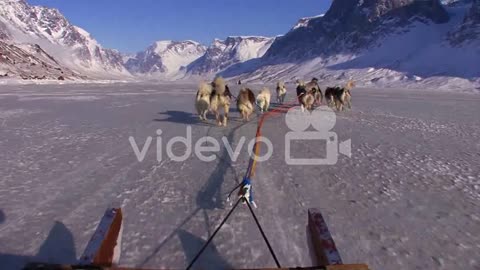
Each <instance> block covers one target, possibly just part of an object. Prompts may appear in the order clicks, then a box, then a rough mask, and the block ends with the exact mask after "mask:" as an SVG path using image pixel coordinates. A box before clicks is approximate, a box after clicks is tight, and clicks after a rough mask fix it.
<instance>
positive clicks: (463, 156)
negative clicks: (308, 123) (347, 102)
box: [0, 84, 480, 270]
mask: <svg viewBox="0 0 480 270" xmlns="http://www.w3.org/2000/svg"><path fill="white" fill-rule="evenodd" d="M254 89H256V90H257V91H258V90H259V89H260V88H259V87H258V86H256V87H254ZM234 91H238V89H236V88H234ZM290 91H292V89H290ZM290 93H292V92H290ZM194 95H195V86H193V85H182V84H161V85H149V84H98V85H93V84H92V85H40V86H35V85H9V86H5V85H4V86H0V138H1V140H0V153H1V155H0V265H1V267H0V268H1V269H6V270H9V269H19V268H20V267H21V266H22V265H23V264H24V263H25V262H27V261H32V260H37V261H38V260H40V261H50V262H60V263H69V262H75V259H76V258H78V257H79V256H80V255H81V252H82V251H83V249H84V248H85V245H86V244H87V242H88V240H89V239H90V237H91V235H92V233H93V232H94V230H95V228H96V226H97V223H98V222H99V218H100V217H101V216H102V215H103V213H104V211H105V209H106V208H107V207H111V206H121V207H123V210H124V217H125V228H124V238H123V252H122V258H121V263H122V265H125V266H141V267H145V268H179V269H181V268H184V267H185V266H186V265H187V264H188V262H189V261H190V260H191V259H192V258H193V256H195V254H196V252H197V251H198V249H199V248H200V247H201V245H202V244H203V243H204V242H205V239H206V238H207V237H208V236H209V235H210V234H211V233H212V232H213V230H214V229H215V227H216V226H217V225H218V223H219V222H220V219H221V218H222V217H224V215H225V214H226V212H227V210H228V209H229V205H228V204H227V203H225V201H224V199H225V196H226V195H225V194H226V193H227V192H228V191H230V189H231V188H233V187H234V186H235V185H236V183H237V181H239V180H241V178H242V176H243V174H244V172H245V169H246V166H247V160H248V157H247V153H246V148H245V147H244V148H243V151H242V152H241V154H240V156H239V158H238V160H237V161H236V162H232V161H230V160H229V158H228V155H227V152H226V150H225V148H223V147H222V151H221V152H220V153H219V154H218V156H217V159H216V161H214V162H210V163H206V162H202V161H200V160H199V159H198V158H196V157H193V156H192V157H191V158H189V159H188V160H187V161H185V162H180V163H178V162H174V161H171V160H167V159H164V160H162V161H160V162H158V161H157V158H156V152H155V145H152V146H151V149H150V151H149V152H147V155H146V157H145V160H144V161H143V162H138V161H137V159H136V157H135V154H134V152H133V150H132V148H131V146H130V143H129V141H128V137H129V136H133V137H134V138H135V139H136V140H137V142H138V143H139V145H140V146H142V145H143V142H145V140H146V138H147V137H148V136H152V137H155V136H156V133H155V132H156V131H157V129H161V130H162V131H163V133H162V136H161V137H162V139H163V142H164V143H163V144H165V143H166V142H167V141H168V140H169V138H171V137H173V136H177V135H181V136H185V135H186V126H187V125H191V126H192V130H193V136H192V137H193V138H192V141H194V142H196V141H197V140H198V139H199V138H200V137H203V136H205V135H209V136H212V137H214V138H217V139H219V140H220V138H221V137H222V136H226V137H227V138H228V139H229V141H230V142H232V143H234V144H237V143H239V141H240V138H241V137H242V136H245V137H246V139H247V141H248V140H250V139H251V138H253V136H254V133H255V129H256V120H253V121H251V122H249V123H242V122H240V120H239V119H238V117H239V115H238V113H237V112H236V110H235V106H233V108H232V113H231V116H232V120H231V122H230V125H229V127H228V128H218V127H216V126H213V125H212V123H213V121H211V122H210V123H199V122H198V121H197V117H196V115H195V114H194V106H193V99H194ZM353 95H354V99H353V102H354V103H353V104H354V107H353V110H352V111H348V112H343V113H339V114H337V125H336V126H335V129H334V131H335V132H336V133H337V134H338V137H339V139H340V140H346V139H349V138H351V139H352V157H351V158H348V157H345V156H342V157H341V158H340V159H339V162H338V163H337V165H335V166H315V167H308V166H305V167H304V166H287V165H286V164H285V161H284V151H285V149H284V140H285V134H286V133H287V132H289V130H288V128H287V126H286V125H285V121H284V117H283V116H282V115H278V116H275V117H273V118H269V120H268V121H267V122H266V124H265V127H264V131H263V135H264V136H266V137H268V138H269V139H270V140H271V141H272V142H273V145H274V154H273V157H272V158H271V159H270V160H269V161H267V162H263V163H260V164H259V167H258V169H257V170H258V171H257V176H256V178H255V179H254V189H255V195H256V202H257V204H258V205H259V208H258V209H257V210H256V213H257V215H258V217H259V219H260V222H261V224H262V225H263V227H264V229H265V231H266V234H267V236H268V237H269V238H270V240H271V242H272V246H273V248H274V250H275V251H276V253H277V256H278V257H279V259H280V263H281V264H282V265H283V266H310V265H311V264H312V262H311V257H310V254H309V251H308V247H307V236H306V222H307V209H308V208H309V207H316V208H319V209H321V210H322V212H323V214H324V215H325V217H326V219H327V222H328V224H329V227H330V229H331V231H332V233H333V237H334V239H335V241H336V243H337V246H338V248H339V250H340V252H341V255H342V257H343V260H344V262H346V263H368V264H369V265H370V266H371V268H372V269H386V270H390V269H391V270H394V269H395V270H398V269H449V268H450V269H452V268H455V269H479V267H480V259H479V258H478V254H479V251H480V213H479V211H478V209H480V208H479V207H480V180H479V179H480V167H479V165H478V164H480V143H479V140H478V138H479V137H480V119H479V118H478V116H479V115H480V107H479V106H478V104H479V102H480V96H479V95H478V94H470V93H448V92H430V91H413V90H404V89H397V90H391V89H390V90H373V89H355V90H354V92H353ZM291 98H292V95H290V99H291ZM155 141H156V140H154V143H155ZM293 147H295V149H294V150H293V152H294V153H295V156H296V157H297V156H298V157H319V155H320V156H321V155H322V153H323V154H324V151H325V150H322V148H321V144H319V145H315V144H313V143H311V142H310V143H307V142H297V143H295V144H293ZM174 151H175V152H178V153H182V152H183V148H182V147H178V146H177V147H175V148H174ZM213 265H215V266H216V267H213ZM197 266H204V268H205V266H208V269H214V268H217V267H218V268H225V267H227V266H233V267H241V268H248V267H264V266H274V262H273V260H272V258H271V257H270V255H269V253H268V249H267V247H266V245H265V244H264V242H263V240H262V239H261V236H260V233H259V232H258V230H257V229H256V227H255V224H254V222H253V219H252V217H251V216H250V215H249V213H248V209H246V207H240V208H239V209H237V211H236V212H235V214H234V215H233V216H232V217H231V219H230V221H229V222H228V223H227V224H226V225H225V226H224V227H223V229H222V230H221V231H220V232H219V234H218V235H217V237H216V239H215V240H214V242H213V245H211V246H210V248H209V249H207V251H206V252H205V253H204V255H203V256H202V257H201V258H200V260H199V261H198V264H197Z"/></svg>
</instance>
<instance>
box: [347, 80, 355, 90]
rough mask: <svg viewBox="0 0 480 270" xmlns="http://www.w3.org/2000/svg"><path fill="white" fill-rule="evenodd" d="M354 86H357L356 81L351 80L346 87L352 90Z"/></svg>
mask: <svg viewBox="0 0 480 270" xmlns="http://www.w3.org/2000/svg"><path fill="white" fill-rule="evenodd" d="M354 87H355V82H354V81H352V80H350V81H348V82H347V86H345V89H346V90H347V91H350V90H352V89H353V88H354Z"/></svg>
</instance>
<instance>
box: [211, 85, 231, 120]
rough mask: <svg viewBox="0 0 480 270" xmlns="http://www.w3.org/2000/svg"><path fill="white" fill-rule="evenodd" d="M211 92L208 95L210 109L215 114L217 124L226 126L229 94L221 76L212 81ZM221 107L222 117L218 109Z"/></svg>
mask: <svg viewBox="0 0 480 270" xmlns="http://www.w3.org/2000/svg"><path fill="white" fill-rule="evenodd" d="M212 88H213V91H212V94H211V96H210V110H211V111H212V112H213V113H214V114H215V119H216V121H217V125H219V126H225V127H226V126H227V121H228V112H229V111H230V98H231V94H230V91H229V90H228V86H227V85H226V84H225V81H224V80H223V78H222V77H217V78H215V80H213V82H212ZM221 109H223V118H222V117H220V110H221Z"/></svg>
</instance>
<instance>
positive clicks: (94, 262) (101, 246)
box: [23, 200, 368, 270]
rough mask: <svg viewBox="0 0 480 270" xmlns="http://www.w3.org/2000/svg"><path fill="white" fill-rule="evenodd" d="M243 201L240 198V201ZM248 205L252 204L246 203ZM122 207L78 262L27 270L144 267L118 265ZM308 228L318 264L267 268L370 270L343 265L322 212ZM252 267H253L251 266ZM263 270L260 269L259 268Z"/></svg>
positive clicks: (311, 215) (312, 212) (110, 214)
mask: <svg viewBox="0 0 480 270" xmlns="http://www.w3.org/2000/svg"><path fill="white" fill-rule="evenodd" d="M239 201H240V200H239ZM247 204H248V205H250V204H249V203H248V202H247ZM122 223H123V217H122V210H121V209H108V210H107V211H106V212H105V214H104V216H103V217H102V219H101V220H100V223H99V225H98V227H97V229H96V231H95V233H94V234H93V236H92V238H91V240H90V242H89V243H88V244H87V247H86V249H85V251H84V253H83V255H82V256H81V257H80V260H79V262H78V265H55V264H44V263H30V264H28V265H26V266H25V267H24V268H23V269H24V270H141V269H139V268H123V267H121V266H118V265H117V263H118V259H119V256H120V247H121V238H122ZM308 228H309V232H310V239H311V242H312V246H313V247H312V248H313V252H312V253H313V254H315V256H316V259H317V263H318V265H319V266H312V267H303V268H302V267H293V268H264V269H265V270H267V269H299V270H301V269H304V270H368V266H367V265H364V264H342V259H341V258H340V254H339V252H338V251H337V249H336V246H335V242H334V241H333V238H332V236H331V235H330V232H329V230H328V227H327V224H326V223H325V220H324V218H323V216H322V214H321V213H320V212H319V211H318V210H317V209H309V210H308ZM252 270H253V269H252ZM258 270H261V269H258Z"/></svg>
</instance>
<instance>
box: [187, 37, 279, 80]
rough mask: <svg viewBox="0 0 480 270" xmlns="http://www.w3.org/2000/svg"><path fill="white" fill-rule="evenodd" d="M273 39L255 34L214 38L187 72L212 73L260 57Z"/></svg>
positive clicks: (194, 73)
mask: <svg viewBox="0 0 480 270" xmlns="http://www.w3.org/2000/svg"><path fill="white" fill-rule="evenodd" d="M274 40H275V39H274V38H269V37H257V36H248V37H242V36H237V37H228V38H226V39H225V40H220V39H215V40H214V41H213V43H212V44H211V45H210V46H209V47H208V48H207V50H206V52H205V54H204V55H203V56H202V57H200V58H199V59H197V60H196V61H194V62H193V63H191V64H190V65H188V67H187V73H188V74H192V75H200V74H212V73H216V72H218V71H222V70H224V69H226V68H228V67H230V66H232V65H234V64H238V63H243V62H245V61H248V60H251V59H255V58H259V57H262V56H263V55H264V54H265V53H266V51H267V50H268V49H269V48H270V46H271V45H272V43H273V41H274Z"/></svg>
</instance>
